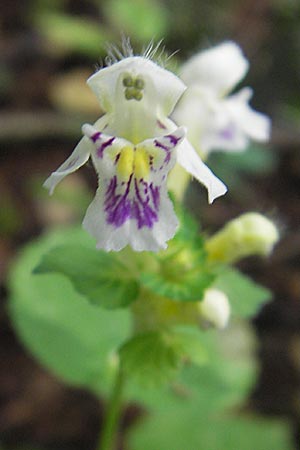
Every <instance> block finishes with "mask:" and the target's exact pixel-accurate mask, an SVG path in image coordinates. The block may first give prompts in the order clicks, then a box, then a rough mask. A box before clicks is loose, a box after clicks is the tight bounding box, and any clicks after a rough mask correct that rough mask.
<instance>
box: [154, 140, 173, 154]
mask: <svg viewBox="0 0 300 450" xmlns="http://www.w3.org/2000/svg"><path fill="white" fill-rule="evenodd" d="M154 145H155V147H159V148H162V149H163V150H165V151H166V152H169V151H170V148H169V147H168V146H167V145H164V144H162V143H161V142H159V141H158V140H157V139H154Z"/></svg>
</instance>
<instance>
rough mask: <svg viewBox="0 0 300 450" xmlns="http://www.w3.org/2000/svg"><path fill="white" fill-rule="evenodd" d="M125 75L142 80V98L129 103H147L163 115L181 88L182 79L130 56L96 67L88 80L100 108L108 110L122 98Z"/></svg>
mask: <svg viewBox="0 0 300 450" xmlns="http://www.w3.org/2000/svg"><path fill="white" fill-rule="evenodd" d="M128 75H130V76H132V77H141V78H142V79H143V81H144V83H145V87H144V90H143V99H142V100H141V101H140V102H135V100H129V102H135V103H136V104H138V103H143V102H145V103H147V104H151V105H152V107H153V112H154V110H157V109H158V110H161V111H163V113H164V115H166V116H168V115H169V114H170V113H171V111H172V110H173V108H174V106H175V104H176V103H177V101H178V99H179V97H180V96H181V95H182V93H183V92H184V90H185V85H184V84H183V82H182V81H181V80H180V79H179V78H178V77H177V76H176V75H174V74H173V73H172V72H169V71H168V70H165V69H163V68H162V67H160V66H158V65H157V64H155V63H154V62H152V61H150V60H149V59H146V58H143V57H140V56H132V57H129V58H125V59H123V60H122V61H119V62H117V63H115V64H113V65H111V66H109V67H106V68H104V69H100V70H99V71H98V72H96V73H95V74H94V75H92V76H91V77H90V78H89V79H88V81H87V83H88V85H89V86H90V88H91V89H92V90H93V92H94V93H95V94H96V95H97V97H98V98H99V101H100V103H101V106H102V108H103V109H104V111H106V112H111V111H113V110H114V109H116V108H118V107H119V105H120V103H119V102H120V100H121V99H122V98H124V86H123V84H122V81H123V79H124V77H125V76H128ZM127 104H128V100H127Z"/></svg>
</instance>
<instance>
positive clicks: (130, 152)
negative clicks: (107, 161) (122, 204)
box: [117, 145, 134, 180]
mask: <svg viewBox="0 0 300 450" xmlns="http://www.w3.org/2000/svg"><path fill="white" fill-rule="evenodd" d="M133 164H134V148H133V147H131V146H129V145H128V146H126V147H124V148H122V150H121V153H120V158H119V161H118V163H117V172H118V175H119V176H120V177H122V178H124V179H126V180H127V179H128V178H129V177H130V175H131V174H132V172H133Z"/></svg>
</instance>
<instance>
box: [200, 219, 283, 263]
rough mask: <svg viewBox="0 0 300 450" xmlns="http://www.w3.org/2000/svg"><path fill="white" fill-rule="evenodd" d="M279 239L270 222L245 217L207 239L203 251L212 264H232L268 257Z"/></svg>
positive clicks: (230, 223) (274, 227) (232, 221)
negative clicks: (254, 256)
mask: <svg viewBox="0 0 300 450" xmlns="http://www.w3.org/2000/svg"><path fill="white" fill-rule="evenodd" d="M278 239H279V232H278V229H277V228H276V226H275V225H274V224H273V222H271V221H270V220H269V219H267V218H266V217H265V216H263V215H262V214H258V213H246V214H243V215H241V216H239V217H237V218H236V219H234V220H231V221H230V222H228V224H227V225H225V227H224V228H223V229H222V230H220V231H219V232H218V233H216V234H215V235H213V236H212V237H211V238H210V239H208V240H207V242H206V250H207V253H208V257H209V259H210V260H211V261H218V262H225V263H233V262H235V261H238V260H239V259H241V258H244V257H246V256H250V255H262V256H267V255H269V254H270V253H271V252H272V250H273V247H274V245H275V244H276V243H277V241H278Z"/></svg>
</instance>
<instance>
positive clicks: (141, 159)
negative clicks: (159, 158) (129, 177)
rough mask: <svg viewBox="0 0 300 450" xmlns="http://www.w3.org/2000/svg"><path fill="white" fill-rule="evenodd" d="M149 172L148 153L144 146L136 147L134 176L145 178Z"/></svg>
mask: <svg viewBox="0 0 300 450" xmlns="http://www.w3.org/2000/svg"><path fill="white" fill-rule="evenodd" d="M149 172H150V165H149V155H148V153H147V152H146V150H145V149H144V148H138V149H137V151H136V154H135V161H134V174H135V176H136V178H138V179H140V178H144V179H145V178H147V176H148V175H149Z"/></svg>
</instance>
